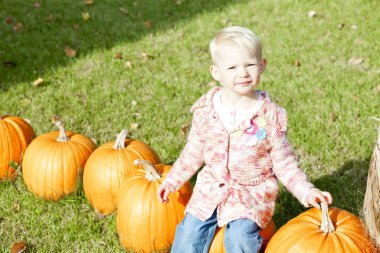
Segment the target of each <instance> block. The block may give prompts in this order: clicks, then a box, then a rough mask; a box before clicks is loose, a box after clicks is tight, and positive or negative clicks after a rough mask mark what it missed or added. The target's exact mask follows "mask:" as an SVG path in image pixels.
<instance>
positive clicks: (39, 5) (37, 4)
mask: <svg viewBox="0 0 380 253" xmlns="http://www.w3.org/2000/svg"><path fill="white" fill-rule="evenodd" d="M32 7H33V8H35V9H38V8H40V7H41V3H39V2H35V3H34V4H33V5H32Z"/></svg>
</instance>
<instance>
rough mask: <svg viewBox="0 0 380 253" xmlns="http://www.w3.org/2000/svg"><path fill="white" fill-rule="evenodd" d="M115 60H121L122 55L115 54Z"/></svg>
mask: <svg viewBox="0 0 380 253" xmlns="http://www.w3.org/2000/svg"><path fill="white" fill-rule="evenodd" d="M115 59H123V54H122V53H120V52H118V53H116V54H115Z"/></svg>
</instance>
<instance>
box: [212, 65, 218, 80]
mask: <svg viewBox="0 0 380 253" xmlns="http://www.w3.org/2000/svg"><path fill="white" fill-rule="evenodd" d="M210 73H211V75H212V77H213V78H214V79H215V80H216V81H220V74H219V70H218V67H217V66H215V65H212V66H211V67H210Z"/></svg>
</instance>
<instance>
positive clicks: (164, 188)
mask: <svg viewBox="0 0 380 253" xmlns="http://www.w3.org/2000/svg"><path fill="white" fill-rule="evenodd" d="M170 192H171V191H170V188H169V186H168V185H167V184H161V185H160V187H158V190H157V197H158V198H159V199H160V200H161V202H162V203H167V202H169V199H168V196H169V193H170Z"/></svg>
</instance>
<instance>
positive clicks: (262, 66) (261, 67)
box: [260, 58, 267, 74]
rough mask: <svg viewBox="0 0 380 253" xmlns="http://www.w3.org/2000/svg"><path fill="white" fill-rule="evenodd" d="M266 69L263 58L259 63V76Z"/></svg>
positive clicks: (265, 60) (265, 62)
mask: <svg viewBox="0 0 380 253" xmlns="http://www.w3.org/2000/svg"><path fill="white" fill-rule="evenodd" d="M266 68H267V59H265V58H263V59H262V60H261V63H260V74H262V73H264V71H265V69H266Z"/></svg>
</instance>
